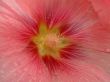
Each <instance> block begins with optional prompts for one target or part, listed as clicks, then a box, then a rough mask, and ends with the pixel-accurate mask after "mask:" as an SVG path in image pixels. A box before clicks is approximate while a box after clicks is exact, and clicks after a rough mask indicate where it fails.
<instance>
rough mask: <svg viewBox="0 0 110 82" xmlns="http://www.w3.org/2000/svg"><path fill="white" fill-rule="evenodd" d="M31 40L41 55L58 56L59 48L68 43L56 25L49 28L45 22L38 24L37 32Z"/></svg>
mask: <svg viewBox="0 0 110 82" xmlns="http://www.w3.org/2000/svg"><path fill="white" fill-rule="evenodd" d="M32 40H33V42H34V44H35V45H36V47H37V48H38V53H39V55H40V56H42V57H45V56H51V57H53V58H60V50H61V49H63V48H65V47H66V46H68V45H69V41H68V39H67V38H66V37H64V36H61V35H60V32H59V30H58V28H57V27H56V26H54V27H53V28H50V29H49V28H48V27H47V25H46V24H45V23H41V24H40V26H39V33H38V34H37V35H36V36H34V37H33V39H32Z"/></svg>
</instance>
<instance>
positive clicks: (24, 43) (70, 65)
mask: <svg viewBox="0 0 110 82" xmlns="http://www.w3.org/2000/svg"><path fill="white" fill-rule="evenodd" d="M89 1H90V2H88V0H60V1H59V0H32V1H29V0H0V82H109V81H110V79H109V78H110V74H109V69H110V66H109V63H110V46H109V44H110V27H109V26H110V25H109V22H110V18H109V17H110V15H109V14H108V13H109V11H108V10H109V3H110V2H107V0H105V1H104V0H101V1H99V0H97V1H96V0H89ZM98 1H99V2H100V3H99V2H98ZM55 2H58V3H59V4H58V3H57V4H56V3H55ZM74 3H75V4H74ZM45 4H47V6H46V7H44V6H45ZM106 6H107V9H105V8H106ZM57 7H58V9H57ZM46 9H47V10H48V12H51V11H52V12H54V13H53V19H52V20H51V21H49V19H45V14H46ZM100 10H101V12H100ZM48 12H47V13H48ZM47 15H49V13H48V14H47ZM48 17H49V16H48ZM40 18H43V19H45V20H46V21H48V22H47V23H49V24H50V22H51V24H55V23H60V24H62V23H69V24H71V26H70V27H71V28H70V30H69V31H67V30H68V29H67V28H63V27H62V28H60V29H61V30H62V34H64V35H68V36H70V37H71V39H73V41H74V40H75V41H77V42H76V43H77V44H78V46H80V47H78V48H79V52H78V53H77V54H78V55H76V56H75V57H73V58H70V59H65V58H62V59H61V62H62V63H63V64H64V65H66V67H62V66H61V68H60V67H59V68H60V69H57V70H55V72H54V73H52V74H50V71H51V70H48V67H47V66H46V65H45V62H44V61H43V60H42V59H41V58H39V57H38V54H37V53H34V52H33V50H32V49H31V46H29V45H30V44H29V43H30V38H31V37H32V36H33V35H34V34H36V33H37V30H38V27H37V24H38V21H39V20H40ZM50 19H51V17H50ZM52 21H53V22H52ZM62 21H64V22H62ZM75 23H76V24H77V25H76V26H75V25H74V24H75ZM51 24H50V26H51ZM73 53H74V52H72V53H71V55H72V54H73ZM72 56H74V54H73V55H72Z"/></svg>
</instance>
